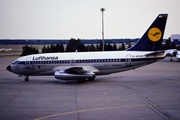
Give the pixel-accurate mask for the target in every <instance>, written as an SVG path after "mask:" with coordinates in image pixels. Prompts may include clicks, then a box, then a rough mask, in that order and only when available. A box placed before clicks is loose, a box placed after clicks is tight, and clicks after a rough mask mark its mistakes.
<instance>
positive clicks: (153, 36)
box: [148, 27, 162, 42]
mask: <svg viewBox="0 0 180 120" xmlns="http://www.w3.org/2000/svg"><path fill="white" fill-rule="evenodd" d="M161 37H162V32H161V30H160V29H159V28H156V27H153V28H151V29H150V30H149V31H148V38H149V39H150V40H151V41H153V42H157V41H159V40H160V39H161Z"/></svg>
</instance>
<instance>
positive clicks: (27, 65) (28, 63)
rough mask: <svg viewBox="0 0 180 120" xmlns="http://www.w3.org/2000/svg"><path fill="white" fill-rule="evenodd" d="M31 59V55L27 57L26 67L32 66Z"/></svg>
mask: <svg viewBox="0 0 180 120" xmlns="http://www.w3.org/2000/svg"><path fill="white" fill-rule="evenodd" d="M30 60H31V57H27V58H26V61H25V67H26V68H30Z"/></svg>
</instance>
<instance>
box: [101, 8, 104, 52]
mask: <svg viewBox="0 0 180 120" xmlns="http://www.w3.org/2000/svg"><path fill="white" fill-rule="evenodd" d="M100 10H101V12H102V51H104V16H103V12H104V11H105V9H104V8H101V9H100Z"/></svg>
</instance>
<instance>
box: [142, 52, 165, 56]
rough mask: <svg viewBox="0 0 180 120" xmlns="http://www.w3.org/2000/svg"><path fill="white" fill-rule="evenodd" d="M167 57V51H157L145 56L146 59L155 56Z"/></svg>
mask: <svg viewBox="0 0 180 120" xmlns="http://www.w3.org/2000/svg"><path fill="white" fill-rule="evenodd" d="M162 55H163V56H165V55H166V54H165V51H156V52H152V53H149V54H146V55H145V56H146V57H154V56H162Z"/></svg>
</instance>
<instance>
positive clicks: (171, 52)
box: [165, 49, 177, 55]
mask: <svg viewBox="0 0 180 120" xmlns="http://www.w3.org/2000/svg"><path fill="white" fill-rule="evenodd" d="M165 52H166V55H173V53H174V52H177V49H168V50H166V51H165Z"/></svg>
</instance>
